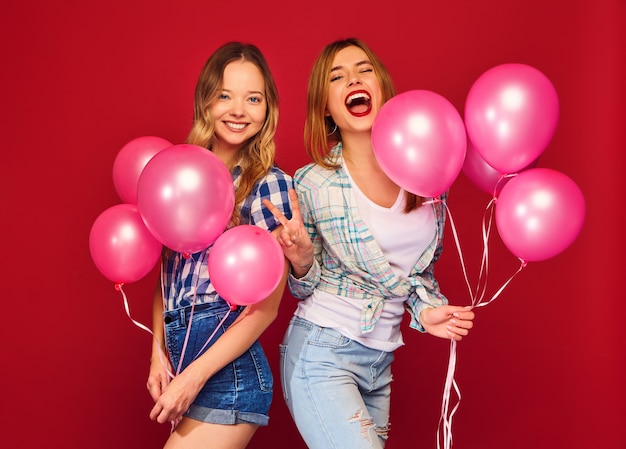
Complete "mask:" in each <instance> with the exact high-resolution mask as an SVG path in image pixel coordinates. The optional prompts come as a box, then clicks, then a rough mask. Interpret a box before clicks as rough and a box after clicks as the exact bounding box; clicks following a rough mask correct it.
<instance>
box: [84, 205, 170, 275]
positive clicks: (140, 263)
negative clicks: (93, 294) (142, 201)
mask: <svg viewBox="0 0 626 449" xmlns="http://www.w3.org/2000/svg"><path fill="white" fill-rule="evenodd" d="M161 248H162V247H161V244H160V243H159V242H158V241H157V240H156V239H155V238H154V236H153V235H152V234H151V233H150V231H148V229H147V228H146V226H145V225H144V223H143V220H142V219H141V215H140V214H139V210H138V208H137V206H136V205H134V204H118V205H116V206H113V207H110V208H108V209H106V210H105V211H104V212H102V213H101V214H100V215H99V216H98V218H96V220H95V221H94V223H93V225H92V226H91V232H90V233H89V251H90V252H91V258H92V259H93V261H94V263H95V265H96V267H97V268H98V270H100V272H101V273H102V274H103V275H104V276H105V277H106V278H108V279H109V280H111V281H113V282H115V283H116V284H123V283H129V282H135V281H138V280H139V279H141V278H143V277H144V276H145V275H147V274H148V273H149V272H150V270H152V268H154V266H155V265H156V263H157V261H158V260H159V256H160V255H161Z"/></svg>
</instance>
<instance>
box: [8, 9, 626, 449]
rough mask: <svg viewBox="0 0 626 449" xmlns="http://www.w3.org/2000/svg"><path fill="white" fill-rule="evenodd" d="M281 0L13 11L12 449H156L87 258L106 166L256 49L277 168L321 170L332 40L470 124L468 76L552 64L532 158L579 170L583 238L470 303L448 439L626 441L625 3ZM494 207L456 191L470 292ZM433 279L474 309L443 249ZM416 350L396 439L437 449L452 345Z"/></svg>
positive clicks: (113, 200) (497, 267) (127, 336)
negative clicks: (315, 109) (306, 133)
mask: <svg viewBox="0 0 626 449" xmlns="http://www.w3.org/2000/svg"><path fill="white" fill-rule="evenodd" d="M246 3H250V5H246ZM274 3H276V4H275V5H270V4H269V2H259V1H256V0H255V1H252V2H246V1H243V2H235V3H233V2H213V1H200V0H181V1H178V2H165V1H146V0H143V1H135V2H128V1H121V0H109V1H107V2H78V1H66V2H53V1H49V2H45V1H43V0H40V1H31V2H18V1H16V0H9V1H7V2H5V3H4V4H3V8H2V9H3V14H2V18H1V19H0V21H1V22H2V26H1V27H0V33H2V42H3V44H2V46H1V49H0V51H1V52H2V66H3V70H2V71H0V77H1V78H0V80H1V84H0V85H1V86H2V91H3V92H2V96H1V98H2V100H1V101H2V120H0V126H1V127H2V134H1V139H2V143H3V149H2V164H1V166H2V169H3V170H2V171H3V175H2V177H0V186H1V189H0V192H2V209H1V210H2V212H1V218H2V237H3V239H2V240H3V246H4V248H5V252H4V258H3V259H2V262H1V263H2V270H1V271H0V273H1V274H2V279H3V281H4V282H3V285H4V287H3V288H2V292H3V297H4V301H5V302H4V303H5V305H6V307H5V311H4V313H3V314H2V316H3V318H2V326H1V327H0V329H1V330H0V332H2V337H3V338H2V342H3V352H2V365H1V366H2V371H1V374H0V376H1V378H0V379H1V382H0V391H2V412H1V413H2V419H0V435H1V436H0V438H1V439H2V440H3V442H2V443H1V444H2V446H3V447H7V448H12V449H18V448H34V447H50V446H51V445H53V446H57V445H58V446H59V447H67V448H71V447H88V448H90V449H100V448H102V449H105V448H106V449H110V448H156V447H161V445H162V442H163V441H164V439H165V438H166V436H167V434H168V432H169V427H168V426H159V425H157V424H154V423H152V422H151V421H150V420H149V419H148V412H149V410H150V407H151V400H150V398H149V396H148V393H147V391H146V388H145V381H146V375H147V369H148V357H149V348H150V335H149V334H148V333H146V332H144V331H142V330H141V329H139V328H138V327H136V326H134V325H133V324H132V322H131V321H130V319H129V318H128V317H127V316H126V314H125V312H124V308H123V302H122V298H121V296H120V294H119V292H117V291H115V290H114V288H113V285H112V284H111V283H110V282H109V281H108V280H106V279H105V278H104V277H103V276H102V275H101V273H99V272H98V270H97V269H96V268H95V266H94V265H93V262H92V260H91V257H90V254H89V249H88V235H89V231H90V227H91V225H92V223H93V221H94V220H95V218H96V217H97V216H98V214H99V213H100V212H102V211H103V210H105V209H106V208H108V207H110V206H112V205H114V204H117V203H119V202H120V200H119V199H118V198H117V195H116V193H115V190H114V187H113V183H112V177H111V176H112V175H111V173H112V172H111V170H112V165H113V161H114V158H115V156H116V154H117V152H118V151H119V149H120V148H121V147H122V146H123V145H124V144H125V143H126V142H128V141H129V140H131V139H133V138H135V137H139V136H144V135H158V136H161V137H164V138H166V139H168V140H170V141H172V142H174V143H182V142H183V141H184V139H185V136H186V133H187V131H188V128H189V125H190V119H191V108H192V91H193V87H194V83H195V80H196V77H197V75H198V73H199V70H200V68H201V66H202V64H203V62H204V60H205V59H206V57H207V56H208V55H209V54H210V53H211V52H212V51H213V50H214V49H215V48H216V47H217V46H218V45H220V44H222V43H223V42H225V41H227V40H246V41H252V42H254V43H256V44H257V45H258V46H259V47H260V48H261V49H262V50H263V51H264V52H265V54H266V56H267V57H268V59H269V62H270V64H271V66H272V68H273V71H274V73H275V76H276V78H277V83H278V86H279V90H280V94H281V120H280V127H279V133H278V138H277V140H278V161H279V163H280V164H281V165H282V166H283V167H284V168H285V169H286V170H287V171H288V172H290V173H293V171H294V170H295V169H296V168H297V167H299V166H301V165H304V164H305V163H306V162H308V160H307V157H306V155H305V153H304V150H303V147H302V144H301V142H302V125H303V118H304V104H305V89H306V78H307V75H308V71H309V68H310V66H311V64H312V62H313V59H314V57H315V55H316V54H317V52H318V51H319V50H320V49H321V48H322V46H323V45H324V44H326V43H328V42H329V41H331V40H333V39H335V38H340V37H347V36H352V35H355V36H358V37H361V38H363V39H365V40H366V41H367V42H368V43H369V44H370V45H371V46H372V47H373V48H374V50H375V51H377V52H378V54H379V55H380V56H381V57H382V59H383V60H384V61H385V62H386V64H387V65H388V68H389V69H390V71H391V72H392V74H393V76H394V78H395V80H396V83H397V87H398V90H399V91H404V90H409V89H429V90H433V91H435V92H438V93H440V94H442V95H444V96H445V97H446V98H448V99H449V100H450V101H452V102H453V103H454V104H455V106H457V108H458V109H459V111H462V110H463V107H464V102H465V97H466V95H467V92H468V90H469V88H470V86H471V85H472V83H473V82H474V81H475V80H476V78H477V77H478V76H479V75H481V74H482V73H483V72H484V71H486V70H487V69H489V68H491V67H493V66H495V65H498V64H502V63H508V62H520V63H526V64H529V65H532V66H534V67H536V68H538V69H540V70H541V71H543V72H544V73H545V74H546V75H547V76H548V77H549V78H550V79H551V81H552V82H553V84H554V85H555V87H556V90H557V92H558V95H559V101H560V106H561V115H560V118H559V124H558V128H557V131H556V134H555V136H554V139H553V141H552V142H551V144H550V146H549V147H548V148H547V149H546V151H545V153H544V154H543V155H542V156H541V158H540V161H539V166H542V167H549V168H553V169H556V170H559V171H562V172H564V173H566V174H567V175H568V176H570V177H571V178H572V179H573V180H574V181H575V182H576V183H577V184H578V185H579V186H580V188H581V189H582V190H583V192H584V194H585V198H586V201H587V209H588V211H587V217H586V221H585V226H584V228H583V231H582V233H581V235H580V237H579V238H578V239H577V240H576V241H575V242H574V243H573V244H572V245H571V246H570V247H569V248H568V249H567V250H566V251H565V252H563V253H562V254H560V255H558V256H556V257H554V258H552V259H549V260H547V261H544V262H537V263H530V264H529V265H528V267H527V268H526V269H525V270H524V271H523V272H522V273H521V274H520V275H519V276H517V277H516V278H515V280H514V281H513V283H511V284H510V285H509V286H508V287H507V288H506V289H505V291H504V293H503V294H502V295H501V296H500V297H499V298H498V299H497V300H496V301H495V302H494V303H492V304H490V305H489V306H488V307H485V308H483V309H480V310H479V311H478V316H477V319H476V328H475V330H474V331H473V332H472V335H471V336H470V337H469V338H467V339H466V340H463V342H461V344H459V346H458V366H457V371H456V380H457V382H458V384H459V388H460V390H461V394H462V400H461V403H460V408H459V410H458V412H457V414H456V415H455V418H454V423H453V436H454V442H455V447H459V448H480V449H490V448H494V449H495V448H503V447H505V448H507V449H516V448H520V449H527V448H529V447H533V448H536V449H547V448H555V447H562V448H569V449H579V448H580V449H587V448H595V447H603V448H615V449H618V448H624V447H626V437H625V436H624V432H623V428H622V426H623V421H624V418H626V413H625V412H624V409H623V401H624V399H625V398H626V391H625V387H624V381H623V380H624V375H625V374H626V369H625V362H626V360H625V353H626V351H625V350H626V345H625V344H624V333H623V323H624V315H625V312H626V306H625V305H624V294H623V289H618V283H620V282H619V279H620V276H622V275H623V271H624V270H623V269H624V265H625V264H624V262H623V258H622V257H621V256H622V253H623V250H624V238H623V230H624V229H625V224H626V223H625V222H626V220H625V217H624V207H623V205H622V204H621V201H622V200H623V197H624V193H625V190H624V184H623V177H624V175H623V169H624V167H626V165H625V164H624V145H625V144H626V136H625V132H624V129H625V127H624V119H625V118H626V114H625V110H624V109H625V108H624V101H625V100H626V95H625V93H626V92H625V88H624V85H625V83H624V79H626V63H625V59H624V54H625V51H626V42H625V35H624V31H623V30H625V29H626V23H625V22H626V11H625V8H626V4H625V3H624V1H623V0H595V1H593V2H591V1H586V2H583V1H557V0H526V1H524V2H521V1H519V2H503V1H502V0H474V1H462V0H447V1H439V2H435V1H408V0H407V1H404V2H373V1H367V0H365V1H361V2H337V1H324V0H319V1H316V2H312V3H311V5H314V6H311V7H310V10H307V9H308V7H307V6H306V5H304V4H302V3H299V2H292V1H286V0H280V1H278V2H274ZM342 3H346V4H345V5H343V4H342ZM397 3H401V4H402V5H397ZM170 4H171V5H172V6H170ZM174 4H176V6H173V5H174ZM488 199H489V198H488V196H487V195H486V194H484V193H482V191H480V190H478V189H477V188H476V187H474V186H473V185H472V184H471V183H470V182H468V181H467V179H465V178H464V177H463V175H461V176H460V177H459V178H458V180H457V181H456V182H455V184H454V185H453V186H452V192H451V203H450V207H451V210H452V213H453V217H454V219H455V222H456V226H457V228H458V229H459V233H460V238H461V248H462V251H463V254H464V256H465V258H466V261H467V263H468V269H469V274H470V277H471V278H472V279H476V275H477V269H478V262H479V258H480V243H481V242H480V222H481V218H482V213H483V211H484V208H485V207H486V204H487V201H488ZM491 248H492V255H491V262H492V265H491V269H490V272H489V283H490V286H491V287H490V288H491V289H492V290H495V289H496V288H497V287H498V286H500V285H501V283H502V282H504V281H505V280H506V279H508V278H509V277H510V276H511V275H512V274H513V272H514V271H515V269H516V268H517V259H515V258H514V256H512V255H511V254H510V253H509V252H508V251H507V250H506V249H504V248H503V246H502V245H501V244H500V243H499V241H498V238H497V235H496V236H494V238H493V239H492V242H491ZM437 271H438V277H439V279H440V282H441V285H442V288H443V290H444V292H445V293H446V294H447V295H448V296H449V297H450V298H451V300H452V302H453V303H455V304H468V302H469V298H468V294H467V291H466V288H465V284H464V281H463V277H462V271H461V268H460V265H459V262H458V255H457V252H456V249H455V245H454V241H453V239H452V238H451V236H450V238H449V239H448V243H447V252H446V253H445V255H444V257H443V259H442V260H441V262H440V264H439V266H438V269H437ZM155 278H156V273H155V272H153V273H151V274H150V275H149V276H147V277H146V278H144V279H143V280H141V281H139V282H136V283H133V284H129V285H127V286H126V293H127V295H128V298H129V302H130V305H131V312H132V316H133V318H134V319H136V320H138V321H139V322H142V323H146V324H149V323H150V321H149V320H150V296H151V292H152V288H153V285H154V282H155ZM620 284H621V283H620ZM294 305H295V300H294V299H293V298H292V297H291V296H289V295H288V294H285V298H284V301H283V304H282V311H281V316H280V318H279V320H278V321H277V322H276V323H275V324H274V325H273V326H272V327H271V328H270V329H269V330H268V331H267V333H266V334H265V335H264V336H263V342H264V344H265V347H266V349H267V352H268V355H269V357H270V359H271V361H272V364H273V368H274V370H275V372H276V374H277V373H278V363H277V360H278V349H277V345H278V343H279V342H280V340H281V338H282V334H283V331H284V329H285V327H286V324H287V320H288V319H289V316H290V315H291V312H292V311H293V309H294ZM405 339H406V341H407V345H406V347H404V348H402V349H400V350H399V351H398V352H397V363H396V364H395V383H394V396H393V403H392V417H391V418H392V423H393V427H392V432H391V439H390V442H389V444H388V448H389V449H398V448H413V447H420V448H435V447H436V431H437V422H438V419H439V414H440V413H439V410H440V407H441V398H442V388H443V382H444V377H445V373H446V366H447V362H448V344H447V343H446V342H445V341H441V340H435V339H434V338H431V337H428V336H424V335H421V334H418V333H416V332H413V331H409V330H408V328H407V330H406V331H405ZM278 443H280V444H279V445H280V447H283V446H284V447H290V448H293V449H296V448H303V447H304V445H303V444H302V442H301V441H300V439H299V437H298V435H297V433H296V432H295V429H294V426H293V424H292V422H291V420H290V418H289V416H288V414H287V412H286V409H285V406H284V404H283V402H282V399H281V391H280V388H279V387H278V388H277V390H276V396H275V401H274V405H273V407H272V411H271V424H270V426H269V427H268V428H265V429H262V430H260V431H259V432H258V433H257V435H256V436H255V438H254V441H253V444H252V445H251V446H252V447H255V448H259V449H261V448H275V447H278Z"/></svg>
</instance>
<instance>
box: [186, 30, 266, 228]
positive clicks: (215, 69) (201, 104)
mask: <svg viewBox="0 0 626 449" xmlns="http://www.w3.org/2000/svg"><path fill="white" fill-rule="evenodd" d="M233 61H247V62H251V63H253V64H254V65H255V66H256V67H257V68H258V69H259V70H260V72H261V74H262V75H263V79H264V81H265V98H266V101H267V110H266V116H265V122H264V123H263V127H262V128H261V130H260V131H259V132H258V133H257V134H256V135H255V136H254V137H252V138H251V139H250V140H249V141H248V142H246V143H245V144H244V145H243V146H242V147H241V148H240V149H239V154H238V156H239V158H240V160H241V169H242V174H241V178H240V182H239V185H238V187H237V190H236V191H235V208H234V210H233V216H232V218H231V224H232V225H237V224H240V221H241V216H240V213H239V210H240V207H241V204H242V203H243V201H244V200H245V199H246V197H247V196H248V195H249V194H250V192H251V191H252V188H253V187H254V185H255V183H256V182H257V181H258V180H259V179H261V178H263V177H264V176H265V175H267V173H268V172H269V170H270V168H271V167H272V166H273V165H274V156H275V154H276V146H275V144H274V135H275V134H276V127H277V125H278V89H277V88H276V83H275V82H274V77H273V76H272V73H271V71H270V69H269V66H268V64H267V61H266V60H265V57H264V56H263V54H262V53H261V51H260V50H259V49H258V48H257V47H256V46H254V45H252V44H244V43H241V42H229V43H227V44H224V45H222V46H221V47H220V48H218V49H217V50H216V51H215V52H214V53H213V54H212V55H211V56H210V57H209V59H208V60H207V61H206V63H205V64H204V67H203V68H202V71H201V72H200V76H199V78H198V82H197V84H196V91H195V95H194V115H193V126H192V128H191V131H190V132H189V136H188V138H187V142H188V143H190V144H193V145H198V146H202V147H204V148H208V149H209V150H210V149H211V147H212V146H213V143H214V142H215V118H214V117H213V116H212V114H211V106H212V105H213V103H214V102H215V101H216V100H217V98H218V97H219V95H220V93H221V89H222V84H223V79H224V69H225V68H226V66H227V65H228V64H230V63H231V62H233Z"/></svg>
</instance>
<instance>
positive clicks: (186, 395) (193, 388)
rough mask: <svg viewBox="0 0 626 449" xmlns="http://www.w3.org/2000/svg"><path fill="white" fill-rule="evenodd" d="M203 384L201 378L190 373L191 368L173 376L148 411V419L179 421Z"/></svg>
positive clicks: (162, 421)
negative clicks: (196, 377)
mask: <svg viewBox="0 0 626 449" xmlns="http://www.w3.org/2000/svg"><path fill="white" fill-rule="evenodd" d="M203 385H204V382H203V381H202V380H199V379H195V377H194V376H193V375H192V370H189V369H186V370H185V371H183V372H182V373H180V374H179V375H177V376H176V377H174V379H172V380H171V381H170V383H169V384H168V385H167V387H166V388H165V390H164V391H163V393H162V394H161V396H159V398H158V399H157V401H156V403H155V404H154V407H153V408H152V411H151V412H150V419H151V420H153V421H157V422H159V423H161V424H163V423H166V422H172V421H180V419H182V417H183V413H185V412H186V411H187V410H188V409H189V407H190V406H191V403H192V402H193V401H194V399H195V398H196V396H197V395H198V392H199V391H200V389H201V388H202V386H203Z"/></svg>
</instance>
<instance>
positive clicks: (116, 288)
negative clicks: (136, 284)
mask: <svg viewBox="0 0 626 449" xmlns="http://www.w3.org/2000/svg"><path fill="white" fill-rule="evenodd" d="M122 285H124V283H123V282H119V283H117V284H115V290H116V291H118V292H119V291H120V290H121V289H122Z"/></svg>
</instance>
